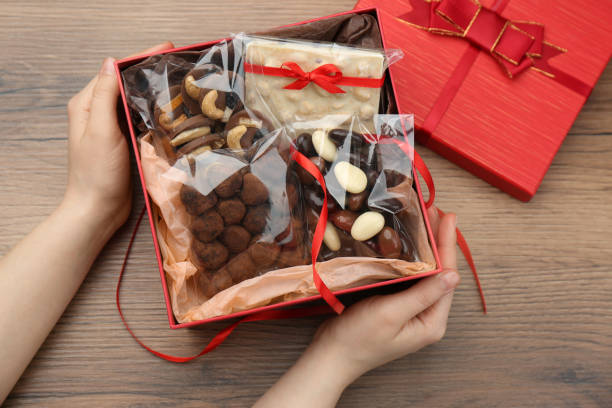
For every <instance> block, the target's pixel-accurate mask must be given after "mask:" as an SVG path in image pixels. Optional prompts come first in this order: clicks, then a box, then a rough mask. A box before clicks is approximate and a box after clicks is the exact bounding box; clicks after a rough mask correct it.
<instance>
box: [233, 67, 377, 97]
mask: <svg viewBox="0 0 612 408" xmlns="http://www.w3.org/2000/svg"><path fill="white" fill-rule="evenodd" d="M244 72H249V73H252V74H259V75H270V76H279V77H287V78H295V81H293V82H291V83H290V84H289V85H286V86H284V87H283V89H302V88H304V87H305V86H306V85H308V84H309V83H311V82H314V83H315V84H317V85H318V86H320V87H321V88H323V89H325V90H326V91H327V92H329V93H345V92H344V90H343V89H342V88H339V86H340V85H342V86H359V87H365V88H380V87H381V86H382V84H383V82H384V77H382V78H361V77H347V76H344V75H342V71H341V70H340V68H338V67H337V66H335V65H334V64H325V65H321V66H320V67H317V68H315V69H314V70H312V71H310V72H305V71H304V70H303V69H302V68H301V67H300V66H299V65H298V64H296V63H295V62H291V61H289V62H284V63H283V64H282V65H281V66H280V67H267V66H264V65H256V64H249V63H248V62H245V63H244Z"/></svg>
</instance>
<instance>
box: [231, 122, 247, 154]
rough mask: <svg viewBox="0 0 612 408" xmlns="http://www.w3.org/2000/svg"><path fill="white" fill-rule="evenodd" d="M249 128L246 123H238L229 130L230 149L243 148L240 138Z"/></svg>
mask: <svg viewBox="0 0 612 408" xmlns="http://www.w3.org/2000/svg"><path fill="white" fill-rule="evenodd" d="M246 131H247V128H246V126H244V125H238V126H236V127H235V128H232V129H231V130H230V131H228V132H227V147H229V148H230V149H242V146H241V145H240V139H242V136H243V135H244V134H245V133H246Z"/></svg>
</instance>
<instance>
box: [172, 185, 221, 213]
mask: <svg viewBox="0 0 612 408" xmlns="http://www.w3.org/2000/svg"><path fill="white" fill-rule="evenodd" d="M181 201H182V202H183V204H184V205H185V209H186V210H187V212H188V213H189V214H192V215H200V214H202V213H203V212H205V211H206V210H209V209H211V208H212V207H214V206H215V204H216V203H217V195H216V194H215V193H214V191H211V192H210V193H209V194H207V195H203V194H201V193H200V192H199V191H198V190H196V189H195V188H193V187H191V186H188V185H186V184H184V185H183V187H181Z"/></svg>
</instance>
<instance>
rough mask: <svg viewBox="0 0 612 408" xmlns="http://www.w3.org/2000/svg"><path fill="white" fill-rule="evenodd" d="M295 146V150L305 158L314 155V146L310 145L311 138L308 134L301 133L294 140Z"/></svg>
mask: <svg viewBox="0 0 612 408" xmlns="http://www.w3.org/2000/svg"><path fill="white" fill-rule="evenodd" d="M295 146H296V147H297V150H298V151H299V152H300V153H302V154H303V155H304V156H306V157H308V156H312V155H314V154H315V153H316V152H315V149H314V146H313V145H312V136H311V135H310V134H309V133H301V134H300V135H299V136H298V137H297V138H296V139H295Z"/></svg>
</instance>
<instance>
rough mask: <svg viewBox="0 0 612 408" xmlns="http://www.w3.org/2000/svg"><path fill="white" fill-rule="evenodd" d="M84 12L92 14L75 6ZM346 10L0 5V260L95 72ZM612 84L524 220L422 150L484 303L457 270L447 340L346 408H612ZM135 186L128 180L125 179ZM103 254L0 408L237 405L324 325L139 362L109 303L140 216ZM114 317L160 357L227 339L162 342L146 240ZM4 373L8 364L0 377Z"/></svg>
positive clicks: (327, 5)
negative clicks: (74, 100)
mask: <svg viewBox="0 0 612 408" xmlns="http://www.w3.org/2000/svg"><path fill="white" fill-rule="evenodd" d="M87 3H89V4H87ZM352 4H353V1H352V0H342V1H329V0H310V1H304V0H296V1H290V2H283V3H279V2H278V1H276V0H253V1H249V2H247V1H223V2H205V1H200V2H193V1H190V2H168V1H159V0H155V1H137V2H134V1H117V0H108V1H105V2H93V1H91V2H84V1H82V0H79V1H77V0H70V1H67V0H64V1H61V2H60V1H41V0H38V1H29V2H23V1H16V0H15V1H6V0H4V1H3V2H2V5H1V6H0V49H1V50H2V57H1V58H0V123H2V126H0V140H1V141H2V149H0V213H1V214H2V215H3V216H2V217H1V218H0V254H3V253H6V252H7V251H8V250H9V249H10V248H11V247H12V246H13V245H14V244H16V243H17V242H18V241H19V240H20V239H21V238H22V237H23V236H24V235H25V234H27V233H28V232H29V231H30V230H31V229H32V228H33V227H34V226H35V225H36V224H37V223H39V222H40V221H41V220H42V219H43V218H44V217H46V216H47V215H48V214H49V213H50V212H51V211H52V210H53V208H54V207H55V206H56V205H57V204H58V202H59V201H60V199H61V197H62V193H63V189H64V186H65V179H66V164H67V163H66V146H67V141H66V135H67V126H66V103H67V101H68V99H69V98H70V96H71V95H73V94H74V93H76V92H77V91H78V90H79V89H80V88H81V87H82V86H84V85H85V84H86V83H87V82H88V80H89V79H90V77H91V76H93V75H94V74H95V72H96V70H97V69H98V67H99V64H100V62H101V61H102V59H103V57H105V56H107V55H112V56H116V57H121V56H124V55H127V54H130V53H132V52H135V51H137V50H139V49H143V48H145V47H147V46H149V45H151V44H155V43H157V42H161V41H163V40H166V39H171V40H173V41H175V44H177V45H187V44H190V43H194V42H201V41H203V40H212V39H216V38H219V37H222V36H225V35H227V34H228V33H230V32H238V31H241V30H244V31H249V30H251V31H252V30H257V29H261V28H264V27H273V26H276V25H280V24H283V23H288V22H295V21H301V20H305V19H308V18H313V17H316V16H323V15H327V14H331V13H334V12H338V11H343V10H346V9H350V8H351V7H352ZM611 110H612V68H610V67H608V69H607V70H606V72H605V73H604V75H603V77H602V78H601V79H600V81H599V83H598V85H597V86H596V88H595V90H594V91H593V94H592V95H591V97H590V98H589V101H588V102H587V104H586V106H585V107H584V109H583V110H582V113H581V114H580V116H579V117H578V120H577V121H576V123H575V125H574V127H573V128H572V130H571V132H570V134H569V136H568V137H567V139H566V141H565V143H564V144H563V146H562V147H561V150H560V151H559V154H558V155H557V157H556V158H555V160H554V162H553V164H552V166H551V169H550V171H549V173H548V175H547V176H546V178H545V179H544V182H543V184H542V187H541V188H540V191H539V192H538V194H537V195H536V197H535V198H534V199H533V200H532V201H531V202H530V203H528V204H524V203H521V202H519V201H517V200H515V199H513V198H510V197H509V196H507V195H506V194H504V193H501V192H500V191H498V190H497V189H495V188H493V187H491V186H489V185H488V184H486V183H485V182H483V181H481V180H480V179H478V178H476V177H473V176H471V175H470V174H468V173H467V172H465V171H463V170H461V169H460V168H458V167H456V166H454V165H452V164H450V163H449V162H447V161H445V160H443V159H441V158H440V157H438V156H436V155H435V154H433V153H432V152H430V151H428V150H426V149H424V148H420V149H419V150H420V152H421V154H422V155H423V157H424V159H425V160H426V162H427V163H428V164H429V166H430V168H431V170H432V172H433V174H434V177H435V179H436V182H437V191H438V196H437V202H438V204H439V205H440V206H441V207H442V208H444V209H446V210H452V211H456V212H457V214H458V219H459V224H460V227H461V228H462V229H463V231H464V233H465V235H466V237H467V238H468V239H469V242H470V245H471V247H472V250H473V252H474V258H475V260H476V262H477V264H478V267H479V271H480V276H481V279H482V283H483V285H484V288H485V290H486V295H487V300H488V303H489V314H488V315H487V316H483V315H482V313H481V309H480V303H479V299H478V296H477V292H476V289H475V285H474V282H473V280H472V278H471V276H470V273H469V269H468V268H467V265H466V263H465V261H463V260H461V261H460V272H461V273H462V275H463V281H462V283H461V285H460V287H459V289H458V290H457V294H456V296H455V301H454V305H453V309H452V311H451V315H450V319H449V323H448V331H447V334H446V337H445V338H444V340H443V341H442V342H440V343H438V344H435V345H433V346H430V347H428V348H426V349H425V350H422V351H420V352H418V353H416V354H413V355H410V356H407V357H405V358H403V359H400V360H398V361H395V362H392V363H390V364H387V365H385V366H383V367H381V368H378V369H376V370H374V371H372V372H370V373H368V374H367V375H365V376H363V377H362V378H360V379H359V380H357V381H356V382H355V383H354V384H353V385H351V386H350V387H349V388H348V389H347V390H346V392H345V393H344V395H343V396H342V399H341V400H340V403H339V406H341V407H372V406H380V407H398V406H399V407H403V406H411V407H464V406H465V407H493V406H500V407H610V406H612V363H611V360H612V245H611V242H612V216H611V213H612V189H611V186H612V149H611V146H612V115H611ZM134 180H135V181H136V179H134ZM135 194H136V196H137V198H136V205H135V208H134V211H133V212H132V215H131V217H130V220H129V222H128V224H127V225H126V226H125V227H123V228H122V229H121V230H120V231H119V232H118V233H117V234H116V235H115V237H114V238H113V239H112V240H111V242H110V243H109V244H108V245H107V247H106V248H105V249H104V251H103V252H102V254H101V255H100V257H99V259H98V261H97V262H96V264H95V266H94V268H93V270H92V271H91V272H90V274H89V276H88V278H87V280H86V281H85V283H84V284H83V286H82V287H81V290H80V291H79V292H78V294H77V295H76V297H75V298H74V300H73V302H72V303H71V304H70V306H69V307H68V309H67V310H66V313H65V314H64V316H63V317H62V318H61V320H60V321H59V322H58V324H57V326H56V327H55V329H54V330H53V332H52V333H51V335H50V336H49V338H48V339H47V341H46V342H45V344H44V345H43V347H42V348H41V350H40V351H39V353H38V354H37V355H36V357H35V358H34V360H33V361H32V363H31V364H30V366H29V368H28V369H27V370H26V372H25V373H24V375H23V377H22V378H21V380H20V381H19V383H18V384H17V385H16V387H15V388H14V390H13V392H12V394H11V395H10V396H9V397H8V399H7V401H6V406H52V407H54V406H57V407H73V406H92V405H93V406H134V407H151V406H181V407H182V406H186V407H190V406H194V407H195V406H198V407H199V406H205V407H217V406H237V407H238V406H248V405H250V404H252V403H253V402H254V401H255V400H256V399H257V398H258V396H260V395H261V394H262V393H263V392H264V391H265V390H266V389H267V388H268V387H270V386H271V385H272V384H273V383H274V382H275V380H276V379H277V378H278V377H279V376H280V375H281V374H282V373H283V372H284V371H285V370H286V369H287V368H288V367H289V366H290V365H291V364H292V363H293V362H294V361H295V359H296V358H297V357H298V356H299V355H300V353H301V352H302V350H303V349H304V347H305V346H306V345H307V344H308V342H309V340H310V338H311V336H312V334H313V333H314V331H315V329H316V327H317V326H318V324H319V323H320V322H321V320H322V318H308V319H301V320H289V321H284V322H266V323H250V324H246V325H244V326H242V327H240V328H239V329H238V330H237V331H236V332H235V334H233V335H232V336H231V337H230V338H229V339H228V340H227V341H226V342H225V344H223V345H222V346H221V347H220V348H219V349H217V350H216V351H214V352H213V353H212V354H209V355H207V356H205V357H204V358H200V359H199V360H196V361H195V362H192V363H189V364H184V365H178V364H174V363H169V362H166V361H163V360H160V359H158V358H156V357H154V356H152V355H151V354H149V353H148V352H146V351H145V350H143V349H142V348H140V346H138V345H137V344H136V343H135V342H134V341H133V340H132V338H131V337H130V335H129V334H128V332H127V331H126V330H125V328H124V327H123V325H122V323H121V321H120V320H119V316H118V314H117V311H116V308H115V303H114V290H115V284H116V282H117V274H118V272H119V270H120V267H121V262H122V258H123V255H124V252H125V249H126V245H127V242H128V240H129V237H130V232H131V231H132V229H133V226H134V223H135V219H136V216H137V214H138V210H139V209H140V208H141V207H142V199H141V198H140V194H141V193H140V189H137V190H136V191H135ZM123 304H124V306H125V312H126V314H127V316H128V318H129V320H130V322H131V324H132V327H133V328H134V330H135V332H136V333H137V334H138V335H139V336H140V337H141V338H142V339H143V340H144V341H145V342H146V343H147V344H149V345H150V346H152V347H154V348H155V349H157V350H160V351H163V352H168V353H175V354H179V355H188V354H192V353H194V352H196V351H198V350H199V349H200V348H201V347H202V345H203V344H205V343H206V342H207V340H208V339H210V338H211V336H213V335H214V334H215V333H216V332H217V331H218V330H219V329H220V328H221V327H223V326H224V325H225V324H224V323H219V324H211V325H206V326H204V327H202V328H201V329H195V330H178V331H171V330H170V329H169V328H168V323H167V319H166V312H165V306H164V302H163V296H162V291H161V287H160V283H159V275H158V270H157V264H156V261H155V255H154V249H153V245H152V241H151V235H150V230H149V228H148V226H144V227H143V228H141V230H140V232H139V233H138V236H137V240H136V243H135V246H134V251H133V255H132V257H131V259H130V265H129V269H128V273H127V278H126V279H125V285H124V291H123ZM0 364H2V362H0Z"/></svg>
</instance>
